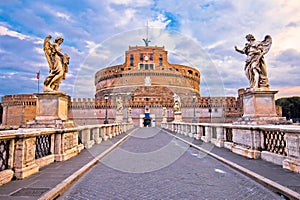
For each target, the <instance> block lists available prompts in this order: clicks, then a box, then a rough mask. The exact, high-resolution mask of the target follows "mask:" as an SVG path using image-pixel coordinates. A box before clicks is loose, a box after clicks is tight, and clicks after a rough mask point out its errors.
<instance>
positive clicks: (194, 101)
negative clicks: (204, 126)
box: [192, 93, 197, 123]
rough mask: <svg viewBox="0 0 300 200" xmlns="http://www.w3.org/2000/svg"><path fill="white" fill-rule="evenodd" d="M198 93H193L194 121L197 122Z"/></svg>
mask: <svg viewBox="0 0 300 200" xmlns="http://www.w3.org/2000/svg"><path fill="white" fill-rule="evenodd" d="M196 98H197V96H196V93H193V103H194V117H193V120H192V123H197V119H196Z"/></svg>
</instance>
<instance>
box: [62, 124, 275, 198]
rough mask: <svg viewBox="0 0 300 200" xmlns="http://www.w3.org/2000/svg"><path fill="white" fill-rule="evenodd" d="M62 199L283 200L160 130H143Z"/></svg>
mask: <svg viewBox="0 0 300 200" xmlns="http://www.w3.org/2000/svg"><path fill="white" fill-rule="evenodd" d="M170 157H171V158H170ZM59 199H74V200H75V199H76V200H77V199H78V200H79V199H82V200H83V199H197V200H198V199H249V200H250V199H268V200H269V199H280V197H279V196H278V195H277V194H275V193H273V192H272V191H270V190H269V189H267V188H265V187H263V186H262V185H260V184H258V183H256V182H255V181H253V180H252V179H250V178H248V177H246V176H244V175H243V174H241V173H239V172H237V171H235V170H233V169H231V168H229V167H228V166H226V165H224V164H223V163H221V162H219V161H217V160H215V159H214V158H212V157H209V156H206V155H204V154H203V153H201V152H199V151H197V150H195V149H193V148H190V147H189V146H187V145H186V144H184V143H182V142H180V141H178V140H175V139H173V138H172V137H171V136H169V135H167V134H165V133H163V132H160V131H159V129H156V128H142V129H139V130H138V131H136V132H135V133H134V135H133V136H132V137H130V138H129V139H127V140H126V141H125V142H124V143H123V144H122V145H120V147H119V148H118V149H117V150H114V151H113V152H112V153H111V154H110V155H109V156H107V157H106V158H105V159H104V160H102V161H101V162H99V163H98V164H97V165H96V166H95V167H93V168H92V169H91V170H90V171H89V172H88V173H86V174H85V175H84V176H83V177H82V178H81V179H79V180H78V182H77V183H75V184H74V185H73V186H72V187H71V188H69V190H67V191H66V192H65V193H64V194H63V195H62V196H61V197H59Z"/></svg>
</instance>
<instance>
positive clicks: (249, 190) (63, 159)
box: [0, 122, 300, 199]
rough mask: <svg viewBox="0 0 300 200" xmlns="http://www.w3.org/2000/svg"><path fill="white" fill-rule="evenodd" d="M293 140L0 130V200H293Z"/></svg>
mask: <svg viewBox="0 0 300 200" xmlns="http://www.w3.org/2000/svg"><path fill="white" fill-rule="evenodd" d="M299 138H300V130H299V127H297V126H291V125H289V126H287V125H286V126H267V125H266V126H262V125H260V126H251V127H249V126H242V125H229V124H209V123H183V122H173V123H165V124H162V128H158V127H157V128H149V127H148V128H134V127H133V125H132V124H128V123H124V124H107V125H93V126H92V125H90V126H79V127H75V128H69V129H64V130H57V129H56V130H54V129H36V130H28V129H19V130H17V131H3V132H1V133H0V145H1V152H0V154H1V156H0V159H1V171H0V177H1V184H3V185H2V186H1V187H0V199H28V198H31V199H55V198H59V199H277V198H278V199H280V198H286V199H287V198H290V199H297V198H300V194H299V193H300V174H299V159H300V156H299V155H300V154H299V151H300V149H299ZM249 158H251V159H249ZM99 161H100V162H99ZM283 168H286V169H288V170H286V169H283ZM292 171H294V172H292ZM297 172H298V173H297ZM245 175H246V176H245ZM81 176H82V178H80V179H79V177H81ZM249 177H250V178H249ZM12 179H17V180H13V181H11V180H12ZM78 179H79V180H78ZM77 180H78V181H77ZM76 181H77V182H76ZM75 182H76V184H74V183H75ZM73 184H74V185H73ZM72 185H73V186H72ZM68 188H69V189H68Z"/></svg>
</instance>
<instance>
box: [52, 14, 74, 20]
mask: <svg viewBox="0 0 300 200" xmlns="http://www.w3.org/2000/svg"><path fill="white" fill-rule="evenodd" d="M55 14H56V16H57V17H59V18H62V19H64V20H67V21H70V18H71V17H70V16H69V15H67V14H64V13H61V12H56V13H55Z"/></svg>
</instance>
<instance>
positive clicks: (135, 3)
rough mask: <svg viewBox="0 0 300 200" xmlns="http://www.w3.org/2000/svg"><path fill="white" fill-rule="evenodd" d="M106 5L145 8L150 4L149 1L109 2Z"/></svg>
mask: <svg viewBox="0 0 300 200" xmlns="http://www.w3.org/2000/svg"><path fill="white" fill-rule="evenodd" d="M108 3H110V4H116V5H123V6H131V7H146V6H149V5H151V4H152V1H151V0H122V1H120V0H109V1H108Z"/></svg>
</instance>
